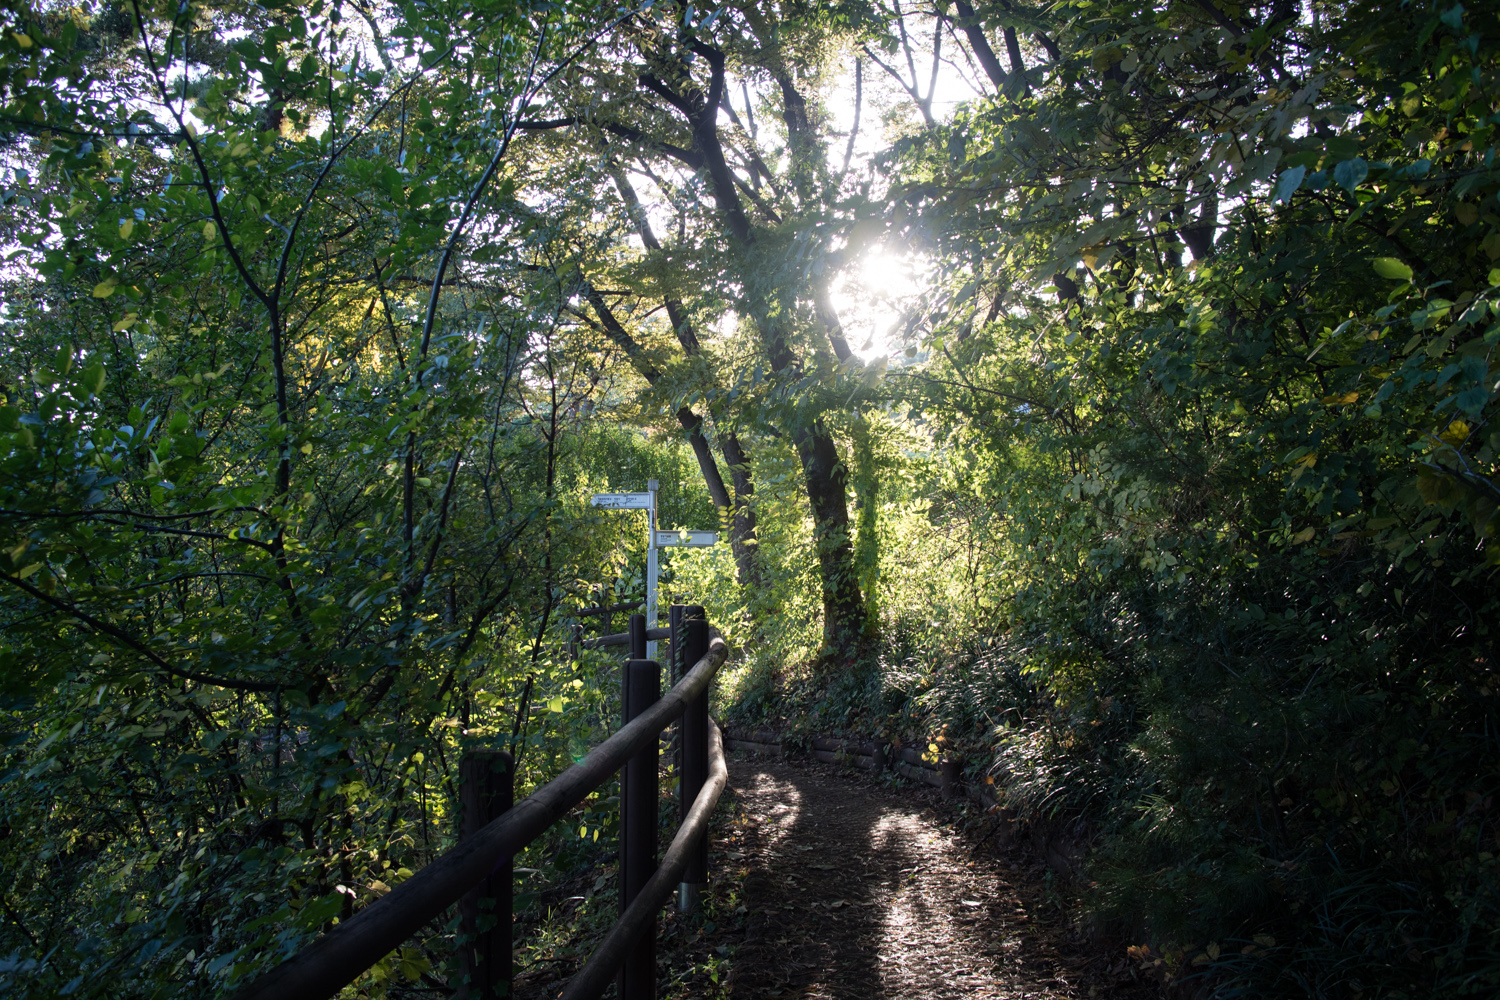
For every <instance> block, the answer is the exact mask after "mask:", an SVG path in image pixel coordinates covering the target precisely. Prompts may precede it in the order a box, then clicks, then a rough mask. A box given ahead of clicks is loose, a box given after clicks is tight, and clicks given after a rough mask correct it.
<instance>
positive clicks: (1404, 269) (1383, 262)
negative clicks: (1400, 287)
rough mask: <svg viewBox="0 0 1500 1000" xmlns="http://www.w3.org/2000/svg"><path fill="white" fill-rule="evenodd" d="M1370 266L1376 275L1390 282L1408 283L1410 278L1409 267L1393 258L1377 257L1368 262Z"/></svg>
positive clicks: (1410, 271)
mask: <svg viewBox="0 0 1500 1000" xmlns="http://www.w3.org/2000/svg"><path fill="white" fill-rule="evenodd" d="M1370 266H1371V267H1373V268H1374V269H1375V273H1376V274H1378V275H1380V276H1381V277H1382V278H1389V279H1390V280H1391V281H1410V280H1411V277H1412V270H1411V267H1410V266H1409V265H1407V264H1405V263H1403V262H1401V261H1399V260H1397V259H1396V258H1395V257H1377V258H1376V259H1375V260H1373V261H1371V262H1370Z"/></svg>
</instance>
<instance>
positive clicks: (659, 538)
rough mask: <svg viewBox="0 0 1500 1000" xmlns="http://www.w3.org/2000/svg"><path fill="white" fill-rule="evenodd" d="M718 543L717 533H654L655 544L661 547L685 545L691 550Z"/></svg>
mask: <svg viewBox="0 0 1500 1000" xmlns="http://www.w3.org/2000/svg"><path fill="white" fill-rule="evenodd" d="M718 542H719V533H718V532H717V531H658V532H657V533H656V544H657V545H661V546H667V545H676V546H682V545H686V546H689V547H692V548H703V547H705V546H708V545H717V544H718Z"/></svg>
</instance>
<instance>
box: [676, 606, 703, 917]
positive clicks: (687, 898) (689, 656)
mask: <svg viewBox="0 0 1500 1000" xmlns="http://www.w3.org/2000/svg"><path fill="white" fill-rule="evenodd" d="M683 617H684V620H683V622H682V630H681V632H680V633H679V634H680V635H681V636H682V657H683V660H684V662H687V663H696V662H698V659H699V658H700V657H702V656H703V655H704V654H705V653H707V652H708V642H709V634H708V621H707V619H705V618H704V615H703V609H702V608H701V607H697V606H694V607H690V608H687V609H685V611H684V615H683ZM680 726H681V729H680V730H679V731H680V732H681V733H682V748H681V750H680V751H679V752H680V754H681V760H682V770H681V771H680V772H679V783H678V789H677V794H678V806H679V811H680V813H681V816H682V819H683V820H684V821H685V820H686V819H687V815H688V813H689V812H690V811H691V810H692V808H693V802H694V801H696V800H697V798H698V792H699V791H700V790H701V789H702V788H703V785H704V783H705V782H706V781H708V692H706V691H705V692H704V693H703V694H702V695H700V696H699V697H697V698H694V699H693V700H692V701H690V702H688V706H687V711H686V712H684V713H683V714H682V722H681V723H680ZM707 881H708V840H707V837H703V838H700V839H699V840H698V842H697V843H696V844H694V845H693V847H692V850H691V851H690V852H689V854H688V863H687V868H686V869H685V870H684V871H683V873H682V883H681V884H680V885H679V886H678V887H677V909H678V910H679V911H681V912H683V913H690V912H692V911H694V910H696V909H697V908H698V897H699V893H700V888H701V886H703V884H704V883H706V882H707Z"/></svg>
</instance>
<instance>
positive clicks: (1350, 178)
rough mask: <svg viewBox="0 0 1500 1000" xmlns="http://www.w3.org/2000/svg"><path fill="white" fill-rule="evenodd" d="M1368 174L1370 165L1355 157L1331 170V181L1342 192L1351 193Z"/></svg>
mask: <svg viewBox="0 0 1500 1000" xmlns="http://www.w3.org/2000/svg"><path fill="white" fill-rule="evenodd" d="M1369 173H1370V165H1369V164H1368V163H1366V162H1365V161H1364V160H1362V159H1360V158H1359V157H1357V156H1356V157H1355V158H1354V159H1352V160H1345V161H1344V162H1343V163H1340V164H1339V165H1338V166H1336V167H1334V168H1333V181H1334V183H1335V184H1337V185H1338V186H1339V187H1341V188H1343V189H1344V190H1346V191H1353V190H1354V189H1355V188H1357V187H1359V183H1360V181H1362V180H1364V179H1365V177H1366V176H1367V175H1368V174H1369Z"/></svg>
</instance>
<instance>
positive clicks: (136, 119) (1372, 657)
mask: <svg viewBox="0 0 1500 1000" xmlns="http://www.w3.org/2000/svg"><path fill="white" fill-rule="evenodd" d="M945 60H946V62H945ZM851 64H852V66H851ZM928 67H930V69H931V73H930V75H929V73H928V71H927V68H928ZM851 70H852V72H851ZM1497 70H1500V20H1497V18H1496V16H1495V12H1494V11H1492V10H1489V9H1486V8H1481V7H1477V6H1476V9H1475V10H1466V9H1465V8H1464V7H1463V6H1461V5H1459V4H1456V3H1448V2H1447V0H1439V2H1436V3H1433V2H1429V0H1408V2H1405V3H1401V4H1377V3H1373V2H1368V3H1360V2H1349V3H1335V2H1327V0H1311V2H1310V3H1307V4H1303V5H1296V4H1291V3H1284V2H1280V0H1273V2H1268V3H1238V4H1235V3H1229V2H1226V0H1194V2H1188V0H1172V2H1161V3H1145V2H1121V3H1109V2H1106V0H1098V2H1094V0H1054V2H1047V3H1025V2H1022V0H1009V2H996V3H979V4H969V3H958V2H937V3H933V4H928V5H926V6H923V7H911V6H907V7H903V6H901V5H897V4H883V3H866V2H857V3H856V2H849V3H822V4H815V3H783V4H776V5H772V4H760V3H754V2H742V3H726V4H722V5H718V6H712V7H707V8H703V7H699V8H698V9H695V8H694V6H693V5H691V4H677V3H642V4H638V5H634V6H620V7H618V8H616V7H614V6H606V5H599V4H588V3H516V2H510V0H499V2H495V3H469V2H466V3H449V2H447V0H442V2H437V3H429V2H413V3H409V4H403V3H370V2H362V0H349V2H347V3H345V2H341V0H310V2H304V0H296V2H292V0H288V2H284V3H283V2H271V3H259V4H257V3H251V2H241V0H227V2H224V3H216V4H207V3H205V4H192V3H184V4H180V5H179V4H150V3H140V4H137V3H134V2H130V3H117V2H113V0H111V2H104V3H100V4H96V5H85V6H82V7H62V6H60V5H52V4H38V5H35V6H25V5H20V4H11V5H8V6H7V7H6V8H5V11H4V14H3V24H0V149H3V152H4V157H5V161H4V164H3V169H4V171H5V176H4V185H5V186H4V189H3V192H0V194H3V199H4V211H3V215H0V219H3V233H4V237H3V241H4V248H5V253H6V257H7V261H8V263H7V264H6V265H5V266H4V269H3V271H0V282H3V306H0V330H3V334H4V342H3V344H0V393H3V395H4V400H3V402H4V406H3V408H0V574H3V577H4V579H3V581H0V587H3V592H4V598H3V602H4V603H3V611H0V625H3V641H0V695H3V699H4V701H3V705H0V708H3V723H0V732H3V735H4V743H5V745H4V751H3V753H4V757H3V761H0V870H3V871H5V872H6V873H7V875H8V876H9V877H8V878H7V879H6V884H5V885H4V886H0V904H3V906H0V988H3V989H4V990H5V991H6V992H7V994H15V995H32V996H54V995H101V996H102V995H109V996H168V995H192V996H200V995H218V994H220V993H227V992H229V991H232V990H233V989H234V988H236V986H238V985H241V984H243V983H244V982H245V980H246V977H247V976H250V975H253V974H254V973H255V972H257V971H260V970H262V969H264V968H266V967H267V966H268V964H270V963H273V962H275V961H276V960H278V959H279V958H280V957H283V956H285V955H287V954H290V953H292V952H294V951H295V950H297V949H298V948H299V947H301V946H302V945H303V944H304V943H305V942H306V941H308V940H309V939H310V938H311V937H312V936H314V935H316V934H317V933H318V932H319V931H320V930H322V929H324V928H326V927H328V926H330V925H331V922H332V921H334V920H336V919H339V918H341V917H345V916H347V915H348V914H350V913H352V912H353V911H354V910H355V909H356V908H357V907H358V906H360V905H362V904H363V903H364V902H365V901H367V900H368V899H370V898H372V897H373V896H374V895H376V894H379V893H381V892H384V891H387V890H388V888H389V886H390V885H392V884H394V883H395V882H396V881H399V880H400V879H402V878H405V877H407V876H408V875H409V874H410V873H411V872H412V871H413V870H415V869H416V868H418V867H420V865H421V864H423V863H425V862H426V861H427V860H429V859H430V858H431V857H433V856H434V855H435V854H436V853H437V852H439V851H441V850H442V849H443V848H444V847H445V846H446V845H448V844H450V843H451V842H452V837H453V835H454V833H455V824H454V808H455V807H454V800H455V788H454V780H455V775H456V760H457V757H458V756H459V755H461V754H462V753H463V752H464V750H465V749H466V748H468V747H470V746H475V745H480V744H484V745H495V744H496V743H498V742H510V743H516V744H518V749H521V748H524V749H522V754H523V759H522V767H521V780H522V784H523V786H526V787H531V786H534V785H535V784H536V783H538V782H539V781H542V780H545V778H546V777H548V776H549V775H551V774H553V773H556V771H557V770H558V769H559V768H560V767H562V766H564V765H565V764H566V763H568V762H569V761H571V760H572V759H574V758H575V757H576V756H577V755H578V754H579V753H581V752H582V750H583V748H584V747H586V746H587V745H588V744H589V743H591V742H594V741H596V740H597V739H598V738H599V737H600V736H601V735H602V734H603V733H604V732H606V731H607V729H608V728H609V726H610V725H611V722H612V720H613V718H614V715H615V712H616V710H617V705H616V703H615V698H614V696H613V694H612V692H613V691H614V682H613V681H612V680H611V673H610V671H611V670H612V662H611V661H610V660H609V659H608V658H605V657H602V656H593V655H588V656H585V657H583V658H582V659H579V660H575V659H574V658H573V657H572V656H571V655H570V652H569V648H568V645H567V643H568V641H569V640H570V639H571V638H572V636H573V627H574V625H575V624H576V623H577V622H578V620H579V619H578V618H577V617H576V615H577V611H578V610H579V609H580V608H581V607H582V606H584V605H590V604H595V603H610V602H612V601H624V600H628V599H634V598H636V597H638V596H639V594H640V593H641V590H642V578H641V571H642V570H641V561H642V560H641V558H640V556H641V550H642V547H643V544H642V538H641V530H640V529H641V528H642V525H641V524H639V523H637V521H636V520H631V519H630V516H629V515H626V516H619V515H615V514H601V513H598V512H593V511H591V510H590V508H589V507H588V506H587V503H586V501H587V497H588V494H589V493H591V492H593V491H594V490H596V489H603V488H616V489H639V488H641V487H642V486H643V485H644V481H645V480H646V479H647V478H658V479H660V480H662V482H663V488H664V492H663V498H662V519H663V522H664V525H665V526H672V527H676V526H682V527H709V526H712V525H713V524H715V523H717V524H718V525H719V526H720V527H721V529H722V530H723V532H724V534H725V536H726V540H727V542H728V543H729V544H727V545H725V546H721V547H720V548H717V549H714V550H710V551H708V552H699V553H688V552H683V553H679V554H677V555H676V556H674V557H673V558H670V559H669V560H668V563H667V573H666V584H665V587H666V591H667V595H666V596H667V597H668V598H672V599H687V600H692V601H695V602H699V603H703V604H706V605H709V606H710V610H711V615H712V617H713V618H714V620H715V621H716V622H718V623H719V624H720V625H721V627H722V628H723V629H724V631H725V632H726V634H727V635H728V637H729V638H730V639H731V641H732V642H734V643H735V644H736V645H737V646H739V647H740V648H742V649H743V650H744V655H743V656H742V657H741V658H740V660H739V661H738V662H737V663H736V664H735V666H734V667H733V668H732V669H731V670H730V671H729V672H728V674H727V677H726V680H727V683H726V685H725V687H724V689H723V690H722V692H721V700H722V702H723V704H722V708H723V709H724V710H725V711H727V712H730V713H733V714H736V715H738V716H739V717H741V718H744V719H749V720H756V721H759V720H761V719H777V720H781V721H784V722H786V723H787V724H789V725H792V726H794V727H797V728H800V729H803V730H805V731H816V732H827V731H830V730H840V731H847V732H855V733H860V734H862V735H871V736H881V737H885V738H890V739H893V740H898V741H909V742H916V743H919V744H920V745H922V746H926V747H930V748H931V751H930V752H933V753H961V754H963V755H964V756H966V758H967V759H968V760H969V761H970V762H971V763H972V764H973V770H972V776H973V777H974V778H975V779H976V780H978V779H981V778H983V777H985V776H988V777H992V778H994V779H995V780H996V781H997V782H998V786H999V787H1001V788H1003V789H1004V794H1005V796H1006V797H1007V804H1008V805H1009V806H1010V807H1012V808H1014V809H1015V810H1017V812H1018V815H1019V816H1020V817H1021V819H1022V820H1023V821H1024V822H1028V823H1031V824H1033V825H1034V826H1035V827H1036V828H1037V829H1047V828H1049V827H1059V828H1060V827H1061V825H1062V824H1064V823H1066V824H1070V829H1073V830H1075V831H1076V830H1086V831H1087V832H1088V838H1089V847H1090V851H1089V854H1088V856H1087V858H1086V859H1085V860H1084V862H1083V866H1082V868H1081V870H1080V871H1079V872H1076V873H1075V874H1076V875H1077V876H1078V878H1079V881H1080V884H1082V885H1083V886H1084V887H1085V890H1086V891H1085V892H1084V899H1083V905H1084V907H1085V908H1086V910H1087V914H1088V918H1089V919H1090V920H1091V921H1092V922H1093V924H1094V926H1096V927H1098V928H1100V929H1101V930H1102V931H1104V932H1106V934H1109V935H1113V938H1110V940H1114V941H1116V942H1123V943H1124V944H1129V945H1130V946H1131V952H1130V954H1131V955H1132V957H1133V958H1134V959H1135V960H1136V961H1138V962H1139V963H1140V964H1141V966H1142V967H1143V968H1145V969H1148V970H1151V971H1152V972H1153V973H1154V974H1156V975H1158V976H1160V977H1163V978H1170V979H1173V980H1181V979H1183V978H1184V977H1193V978H1195V979H1196V981H1197V982H1198V984H1199V985H1200V986H1202V987H1203V988H1204V989H1205V990H1208V991H1211V992H1216V993H1218V994H1221V995H1234V994H1238V993H1245V992H1250V993H1254V994H1256V995H1288V996H1290V995H1298V996H1301V995H1314V996H1327V997H1351V998H1354V997H1360V996H1365V995H1377V996H1392V997H1395V996H1404V997H1416V996H1427V995H1438V994H1443V995H1449V994H1473V995H1481V994H1486V993H1490V992H1493V991H1494V990H1495V989H1496V988H1500V895H1497V886H1496V864H1495V855H1496V853H1500V839H1497V832H1496V828H1495V826H1494V821H1495V818H1496V815H1497V814H1496V811H1495V801H1494V796H1495V795H1496V794H1497V791H1500V789H1496V788H1495V780H1496V779H1495V775H1496V774H1497V773H1500V734H1497V732H1496V730H1495V722H1494V719H1495V717H1496V714H1497V713H1496V706H1497V698H1500V688H1497V684H1500V679H1497V677H1496V676H1495V667H1496V652H1495V645H1494V643H1495V635H1494V632H1493V629H1494V625H1493V623H1494V622H1495V621H1496V620H1497V612H1500V607H1497V604H1496V600H1495V596H1494V595H1495V587H1494V580H1495V572H1496V565H1497V564H1500V548H1497V542H1496V539H1495V533H1496V530H1497V526H1500V514H1497V511H1500V479H1497V477H1496V455H1497V451H1500V431H1497V430H1496V428H1495V427H1494V426H1493V424H1492V423H1491V419H1492V417H1493V414H1494V412H1495V403H1494V399H1495V395H1496V392H1497V389H1500V383H1497V382H1496V375H1495V370H1494V368H1493V360H1492V353H1493V350H1494V346H1495V343H1496V341H1497V339H1500V269H1497V264H1500V201H1497V196H1500V168H1497V166H1496V164H1495V163H1494V154H1495V150H1496V147H1497V143H1496V129H1497V127H1500V106H1497V105H1496V103H1495V102H1496V95H1497V94H1500V72H1497ZM851 76H852V77H853V81H851V79H850V77H851ZM940 78H941V79H942V80H944V81H946V82H944V83H943V87H946V88H950V89H954V88H957V89H960V90H963V91H964V97H963V99H962V100H961V101H959V102H957V103H951V104H948V105H945V104H943V103H941V102H939V101H937V100H936V95H937V94H938V91H939V83H938V81H939V79H940ZM955 81H958V82H955ZM851 83H852V86H851ZM960 84H962V86H961V85H960ZM851 89H852V91H853V96H852V98H851V95H850V91H851ZM880 254H884V255H885V256H886V257H888V258H895V257H903V258H904V259H905V260H906V261H907V262H908V265H909V266H910V267H911V268H912V269H913V270H914V271H915V273H916V275H917V279H918V280H917V281H916V283H915V291H914V292H913V293H912V294H911V295H910V296H908V297H906V298H905V299H904V300H902V301H900V302H898V303H897V305H898V306H899V319H897V320H896V322H895V323H894V325H893V327H892V329H891V332H890V333H889V334H883V333H882V331H880V330H875V331H874V333H875V334H876V335H877V336H872V337H871V343H870V344H866V345H865V346H864V347H860V346H859V344H858V343H857V342H858V340H859V338H860V336H861V334H862V332H863V330H864V329H865V327H864V326H862V324H866V325H868V323H867V320H866V319H864V318H862V316H861V315H860V314H861V310H862V303H865V302H870V301H888V300H889V299H890V298H891V294H892V291H891V289H881V288H876V287H871V283H872V281H873V280H874V279H870V278H868V277H867V278H866V279H865V284H864V285H863V286H861V285H860V284H859V282H858V278H857V274H858V272H859V267H860V263H861V261H862V260H864V259H866V258H868V257H870V256H872V255H880ZM841 307H842V309H843V315H841V313H840V309H841ZM878 335H884V336H885V337H886V341H885V344H884V348H883V349H886V350H888V351H889V352H890V355H891V356H890V357H886V356H883V355H878V354H877V351H878V350H879V349H881V348H878V347H876V346H875V343H876V342H877V341H878V340H879V339H880V336H878ZM522 791H523V792H524V787H523V789H522ZM607 795H608V790H607V789H606V790H605V791H604V792H603V793H602V794H601V796H600V797H599V800H598V801H595V802H592V803H589V804H588V805H586V806H585V808H584V811H583V813H582V814H581V815H580V816H577V817H573V818H570V820H569V822H568V824H567V827H566V829H562V828H560V829H559V830H557V831H554V834H553V835H552V836H550V837H549V838H547V839H546V840H544V841H543V842H540V843H539V844H538V846H537V848H536V849H535V851H534V854H535V857H533V858H529V859H528V860H529V861H530V862H531V865H530V867H533V868H535V869H536V875H535V876H534V880H536V881H538V882H539V883H540V881H541V880H545V879H546V878H547V877H548V872H550V871H553V870H557V869H562V868H567V867H569V866H573V865H576V864H578V863H580V860H582V861H584V862H588V861H591V860H593V859H597V858H598V857H600V856H602V853H603V851H604V849H605V848H606V847H607V844H608V842H609V838H610V836H612V830H613V827H612V822H613V821H612V820H611V819H610V818H609V816H610V810H609V809H608V807H607V803H606V802H605V799H606V798H607ZM580 830H581V831H582V837H581V838H580V836H579V832H580ZM601 833H602V834H603V836H602V838H601V836H600V834H601ZM523 901H524V900H523ZM1122 946H1123V945H1122ZM452 951H453V927H452V926H443V927H438V926H434V927H433V928H431V932H430V934H428V935H427V936H426V937H424V938H422V939H420V940H413V941H412V942H411V946H410V947H408V948H403V949H402V950H400V951H399V952H397V953H395V954H393V955H391V956H387V957H386V958H384V959H383V960H382V961H381V962H380V963H379V964H378V965H377V966H376V967H375V969H374V970H373V971H372V974H371V975H370V976H368V977H367V978H366V979H365V980H362V981H361V983H360V984H359V985H358V986H357V989H358V990H359V991H362V992H363V993H368V994H372V995H373V994H378V993H381V992H383V991H399V990H401V989H405V988H407V987H406V986H403V985H402V984H409V983H411V982H413V981H421V984H420V988H426V989H447V988H449V987H450V986H453V985H456V984H457V979H456V978H454V973H455V972H456V970H454V969H450V968H448V967H447V963H448V961H449V956H450V955H451V954H452Z"/></svg>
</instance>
